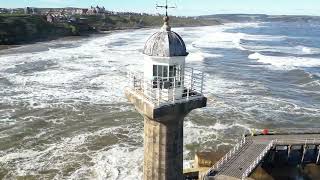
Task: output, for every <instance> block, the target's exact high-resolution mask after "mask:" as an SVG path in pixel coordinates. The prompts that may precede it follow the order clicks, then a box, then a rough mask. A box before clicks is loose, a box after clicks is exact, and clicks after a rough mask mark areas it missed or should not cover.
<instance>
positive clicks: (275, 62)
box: [248, 53, 320, 70]
mask: <svg viewBox="0 0 320 180" xmlns="http://www.w3.org/2000/svg"><path fill="white" fill-rule="evenodd" d="M248 58H249V59H252V60H257V61H258V62H260V63H263V64H268V65H271V66H272V67H274V68H276V69H284V70H292V69H298V68H304V67H320V59H317V58H306V57H294V56H287V57H279V56H266V55H262V54H260V53H253V54H250V55H249V56H248Z"/></svg>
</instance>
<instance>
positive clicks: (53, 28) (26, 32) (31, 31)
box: [0, 15, 72, 44]
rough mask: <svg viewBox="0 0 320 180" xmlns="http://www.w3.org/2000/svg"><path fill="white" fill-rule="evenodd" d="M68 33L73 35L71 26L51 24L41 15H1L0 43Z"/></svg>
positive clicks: (25, 40)
mask: <svg viewBox="0 0 320 180" xmlns="http://www.w3.org/2000/svg"><path fill="white" fill-rule="evenodd" d="M67 35H72V29H71V28H68V27H64V25H57V24H50V23H48V22H46V21H45V19H44V18H43V17H41V16H23V15H19V16H18V15H16V16H4V15H1V16H0V44H19V43H23V42H29V41H35V40H42V39H48V38H49V37H52V38H54V37H61V36H67Z"/></svg>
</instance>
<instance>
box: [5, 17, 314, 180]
mask: <svg viewBox="0 0 320 180" xmlns="http://www.w3.org/2000/svg"><path fill="white" fill-rule="evenodd" d="M156 31H159V28H154V29H139V30H126V31H114V32H110V33H107V34H100V35H92V36H90V37H86V38H72V39H59V40H54V41H50V42H41V43H35V44H29V45H22V46H19V47H16V48H12V49H7V50H1V51H0V179H19V178H21V179H101V180H104V179H108V180H124V179H125V180H139V179H142V165H143V118H142V117H141V116H140V115H139V114H138V113H137V111H136V110H135V108H134V107H133V106H132V105H131V104H130V103H129V102H128V101H127V99H126V97H125V96H124V88H125V87H126V85H127V81H126V80H127V77H126V74H127V72H128V71H141V70H142V67H143V62H144V61H143V54H142V51H143V47H144V43H145V42H146V40H147V39H148V37H149V36H150V35H152V34H153V33H154V32H156ZM173 31H176V32H177V33H179V34H180V35H181V36H182V38H183V39H184V41H185V43H186V46H187V50H188V52H189V53H190V54H189V55H188V57H187V58H186V64H187V66H189V67H194V68H196V69H199V70H201V71H204V72H205V75H206V76H205V95H206V97H208V106H207V107H206V108H202V109H197V110H194V111H192V112H191V113H190V114H189V115H188V116H187V117H186V118H185V121H184V167H185V168H188V167H191V166H192V163H193V159H194V155H195V153H196V152H199V151H218V150H219V149H220V148H223V147H225V148H230V147H232V145H234V144H236V143H237V141H238V139H239V138H241V136H242V135H243V134H246V133H250V132H259V131H261V130H263V129H269V130H270V131H272V130H274V131H276V130H282V131H289V130H292V129H296V128H304V129H309V128H313V129H320V23H319V22H302V21H301V22H284V21H278V22H253V23H252V22H251V23H229V24H224V25H217V26H205V27H183V28H173Z"/></svg>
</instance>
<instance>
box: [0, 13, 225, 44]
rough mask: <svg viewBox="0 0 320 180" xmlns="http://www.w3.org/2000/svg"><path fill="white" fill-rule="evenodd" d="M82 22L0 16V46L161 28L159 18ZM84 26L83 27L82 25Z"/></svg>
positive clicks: (176, 21)
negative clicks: (120, 30)
mask: <svg viewBox="0 0 320 180" xmlns="http://www.w3.org/2000/svg"><path fill="white" fill-rule="evenodd" d="M76 18H78V19H79V18H82V20H83V22H82V23H80V24H78V23H72V24H70V23H67V22H64V23H62V22H60V23H49V22H47V21H46V18H45V17H44V16H39V15H33V16H31V15H0V45H8V44H21V43H27V42H32V41H41V40H48V39H54V38H57V37H64V36H72V35H82V34H84V33H86V34H87V33H92V32H98V31H108V30H116V29H130V28H143V27H153V26H160V25H161V24H162V23H163V20H162V17H161V16H149V15H106V16H81V17H80V16H78V17H76ZM170 23H171V25H172V26H204V25H215V24H220V23H219V22H218V21H216V20H212V19H211V20H204V19H195V18H181V17H172V18H171V20H170ZM84 24H85V25H84Z"/></svg>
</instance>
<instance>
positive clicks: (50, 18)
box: [46, 13, 55, 23]
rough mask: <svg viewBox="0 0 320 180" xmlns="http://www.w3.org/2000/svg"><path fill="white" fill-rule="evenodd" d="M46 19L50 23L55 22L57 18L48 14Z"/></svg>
mask: <svg viewBox="0 0 320 180" xmlns="http://www.w3.org/2000/svg"><path fill="white" fill-rule="evenodd" d="M46 18H47V22H49V23H53V22H55V17H54V16H53V15H52V14H51V13H48V14H47V16H46Z"/></svg>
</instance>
